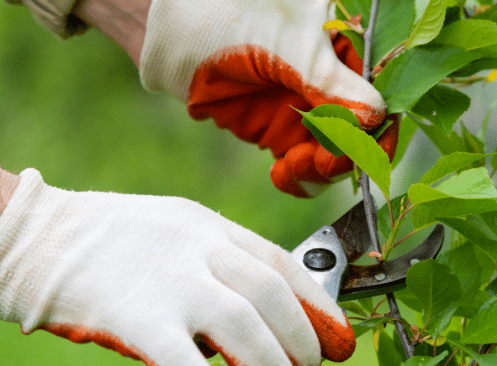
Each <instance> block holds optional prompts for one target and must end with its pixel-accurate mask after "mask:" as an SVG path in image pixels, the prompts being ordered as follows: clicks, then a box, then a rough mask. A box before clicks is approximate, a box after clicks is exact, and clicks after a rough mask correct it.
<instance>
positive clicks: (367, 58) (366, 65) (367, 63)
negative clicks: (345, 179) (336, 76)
mask: <svg viewBox="0 0 497 366" xmlns="http://www.w3.org/2000/svg"><path fill="white" fill-rule="evenodd" d="M379 2H380V1H379V0H373V3H372V4H371V14H370V16H369V25H368V29H367V30H366V32H365V33H364V57H363V68H362V77H363V78H364V79H365V80H367V81H369V78H370V75H371V72H370V68H371V45H372V41H373V31H374V26H375V23H376V15H377V14H378V5H379ZM360 185H361V189H362V195H363V198H364V208H365V211H366V218H367V222H368V227H369V234H370V235H371V241H372V243H373V248H374V250H375V251H377V252H378V253H381V246H380V242H379V239H378V228H377V227H376V222H377V220H376V210H375V207H374V205H373V201H372V198H371V193H370V191H369V177H368V175H367V174H366V173H365V172H362V175H361V181H360ZM377 260H378V258H377ZM387 300H388V305H389V306H390V315H391V316H392V317H394V318H400V317H401V316H400V312H399V307H398V306H397V301H396V300H395V296H394V295H393V293H390V294H387ZM395 328H396V330H397V333H398V334H399V337H400V340H401V342H402V346H403V347H404V352H405V353H406V356H407V358H411V357H413V356H414V346H413V345H412V343H411V341H410V340H409V337H408V336H407V332H406V330H405V328H404V325H403V324H402V323H401V322H395Z"/></svg>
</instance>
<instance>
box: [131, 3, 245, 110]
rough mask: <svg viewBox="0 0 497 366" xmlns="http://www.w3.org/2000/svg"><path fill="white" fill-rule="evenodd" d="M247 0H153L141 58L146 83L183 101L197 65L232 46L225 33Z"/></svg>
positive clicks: (150, 88) (143, 82)
mask: <svg viewBox="0 0 497 366" xmlns="http://www.w3.org/2000/svg"><path fill="white" fill-rule="evenodd" d="M248 4H249V2H248V1H244V0H234V1H227V0H215V1H214V0H182V1H176V0H152V4H151V5H150V9H149V13H148V17H147V27H146V32H145V40H144V43H143V49H142V54H141V58H140V77H141V80H142V84H143V86H144V87H145V88H146V89H148V90H151V91H165V90H167V91H168V92H170V93H171V94H173V95H174V96H175V97H176V98H178V99H179V100H181V101H182V102H186V101H187V98H188V89H189V86H190V83H191V81H192V78H193V74H194V72H195V69H196V68H197V66H198V65H199V64H200V63H201V62H202V61H203V60H204V59H206V58H207V57H208V56H211V55H212V53H213V52H215V51H216V50H217V49H219V48H221V47H222V46H226V45H228V42H227V38H228V37H226V36H225V35H226V34H227V33H229V31H230V24H231V23H233V21H234V20H236V19H237V18H238V17H239V16H240V15H241V14H242V13H243V11H244V10H245V8H246V7H247V6H248Z"/></svg>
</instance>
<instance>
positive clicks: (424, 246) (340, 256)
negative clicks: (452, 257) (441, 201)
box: [292, 201, 444, 302]
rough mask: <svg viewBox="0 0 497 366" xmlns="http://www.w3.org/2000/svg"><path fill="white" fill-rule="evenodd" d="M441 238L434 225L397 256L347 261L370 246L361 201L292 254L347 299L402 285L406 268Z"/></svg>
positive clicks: (431, 253)
mask: <svg viewBox="0 0 497 366" xmlns="http://www.w3.org/2000/svg"><path fill="white" fill-rule="evenodd" d="M443 240H444V227H443V225H441V224H438V225H436V226H435V228H434V229H433V231H432V232H431V234H430V235H429V236H428V238H426V239H425V240H424V241H423V242H422V243H421V244H420V245H419V246H417V247H416V248H414V249H413V250H411V251H410V252H408V253H406V254H404V255H402V256H400V257H397V258H395V259H393V260H390V261H384V262H379V263H377V264H373V265H367V266H361V265H354V264H350V263H353V262H355V261H356V260H358V259H359V258H360V257H361V256H362V255H363V254H364V253H366V252H367V251H368V249H369V247H370V246H371V245H372V242H371V237H370V235H369V230H368V224H367V222H366V214H365V210H364V204H363V202H362V201H361V202H359V203H358V204H357V205H355V206H354V207H352V208H351V209H350V210H349V211H348V212H347V213H345V214H344V215H343V216H342V217H340V218H339V219H338V220H337V221H335V223H333V224H332V225H331V226H323V227H322V228H320V229H319V230H318V231H316V232H315V233H314V234H312V235H311V236H310V237H309V238H307V239H306V240H304V241H303V242H302V243H301V244H299V245H298V246H297V247H296V248H295V249H294V250H293V251H292V257H293V259H294V260H296V261H297V263H299V265H300V266H302V267H303V268H304V269H305V270H306V271H307V272H308V273H309V275H310V276H311V277H312V278H313V279H314V280H315V281H316V282H317V283H318V284H319V285H321V286H322V287H324V288H325V289H326V291H327V292H328V294H329V295H330V296H331V297H332V298H333V299H335V300H336V301H337V302H338V301H348V300H355V299H360V298H364V297H370V296H376V295H382V294H387V293H390V292H394V291H397V290H400V289H402V288H404V287H405V286H406V285H405V283H406V276H407V271H408V270H409V268H410V267H411V266H412V265H414V264H415V263H417V262H419V261H422V260H425V259H429V258H435V257H436V256H437V255H438V253H439V252H440V249H441V248H442V244H443Z"/></svg>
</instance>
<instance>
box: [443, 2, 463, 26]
mask: <svg viewBox="0 0 497 366" xmlns="http://www.w3.org/2000/svg"><path fill="white" fill-rule="evenodd" d="M449 2H450V0H448V2H447V10H446V11H445V20H444V25H443V26H444V27H446V26H448V25H449V24H451V23H454V22H457V21H458V20H461V9H459V8H458V7H457V6H450V4H449Z"/></svg>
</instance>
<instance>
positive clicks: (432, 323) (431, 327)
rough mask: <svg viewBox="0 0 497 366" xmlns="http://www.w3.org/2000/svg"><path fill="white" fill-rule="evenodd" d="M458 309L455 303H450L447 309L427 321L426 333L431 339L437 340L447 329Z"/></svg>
mask: <svg viewBox="0 0 497 366" xmlns="http://www.w3.org/2000/svg"><path fill="white" fill-rule="evenodd" d="M458 307H459V304H458V303H457V302H456V303H452V304H451V305H450V306H449V307H448V308H447V309H445V310H444V311H442V312H440V313H438V314H436V315H435V316H433V317H432V318H431V319H430V320H429V321H428V325H427V327H426V331H427V332H428V333H429V334H431V336H432V337H433V339H437V338H438V337H439V336H440V334H442V333H443V332H444V331H445V330H446V329H447V327H448V326H449V325H450V321H451V320H452V317H453V316H454V313H455V312H456V310H457V308H458ZM425 320H428V319H425Z"/></svg>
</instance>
